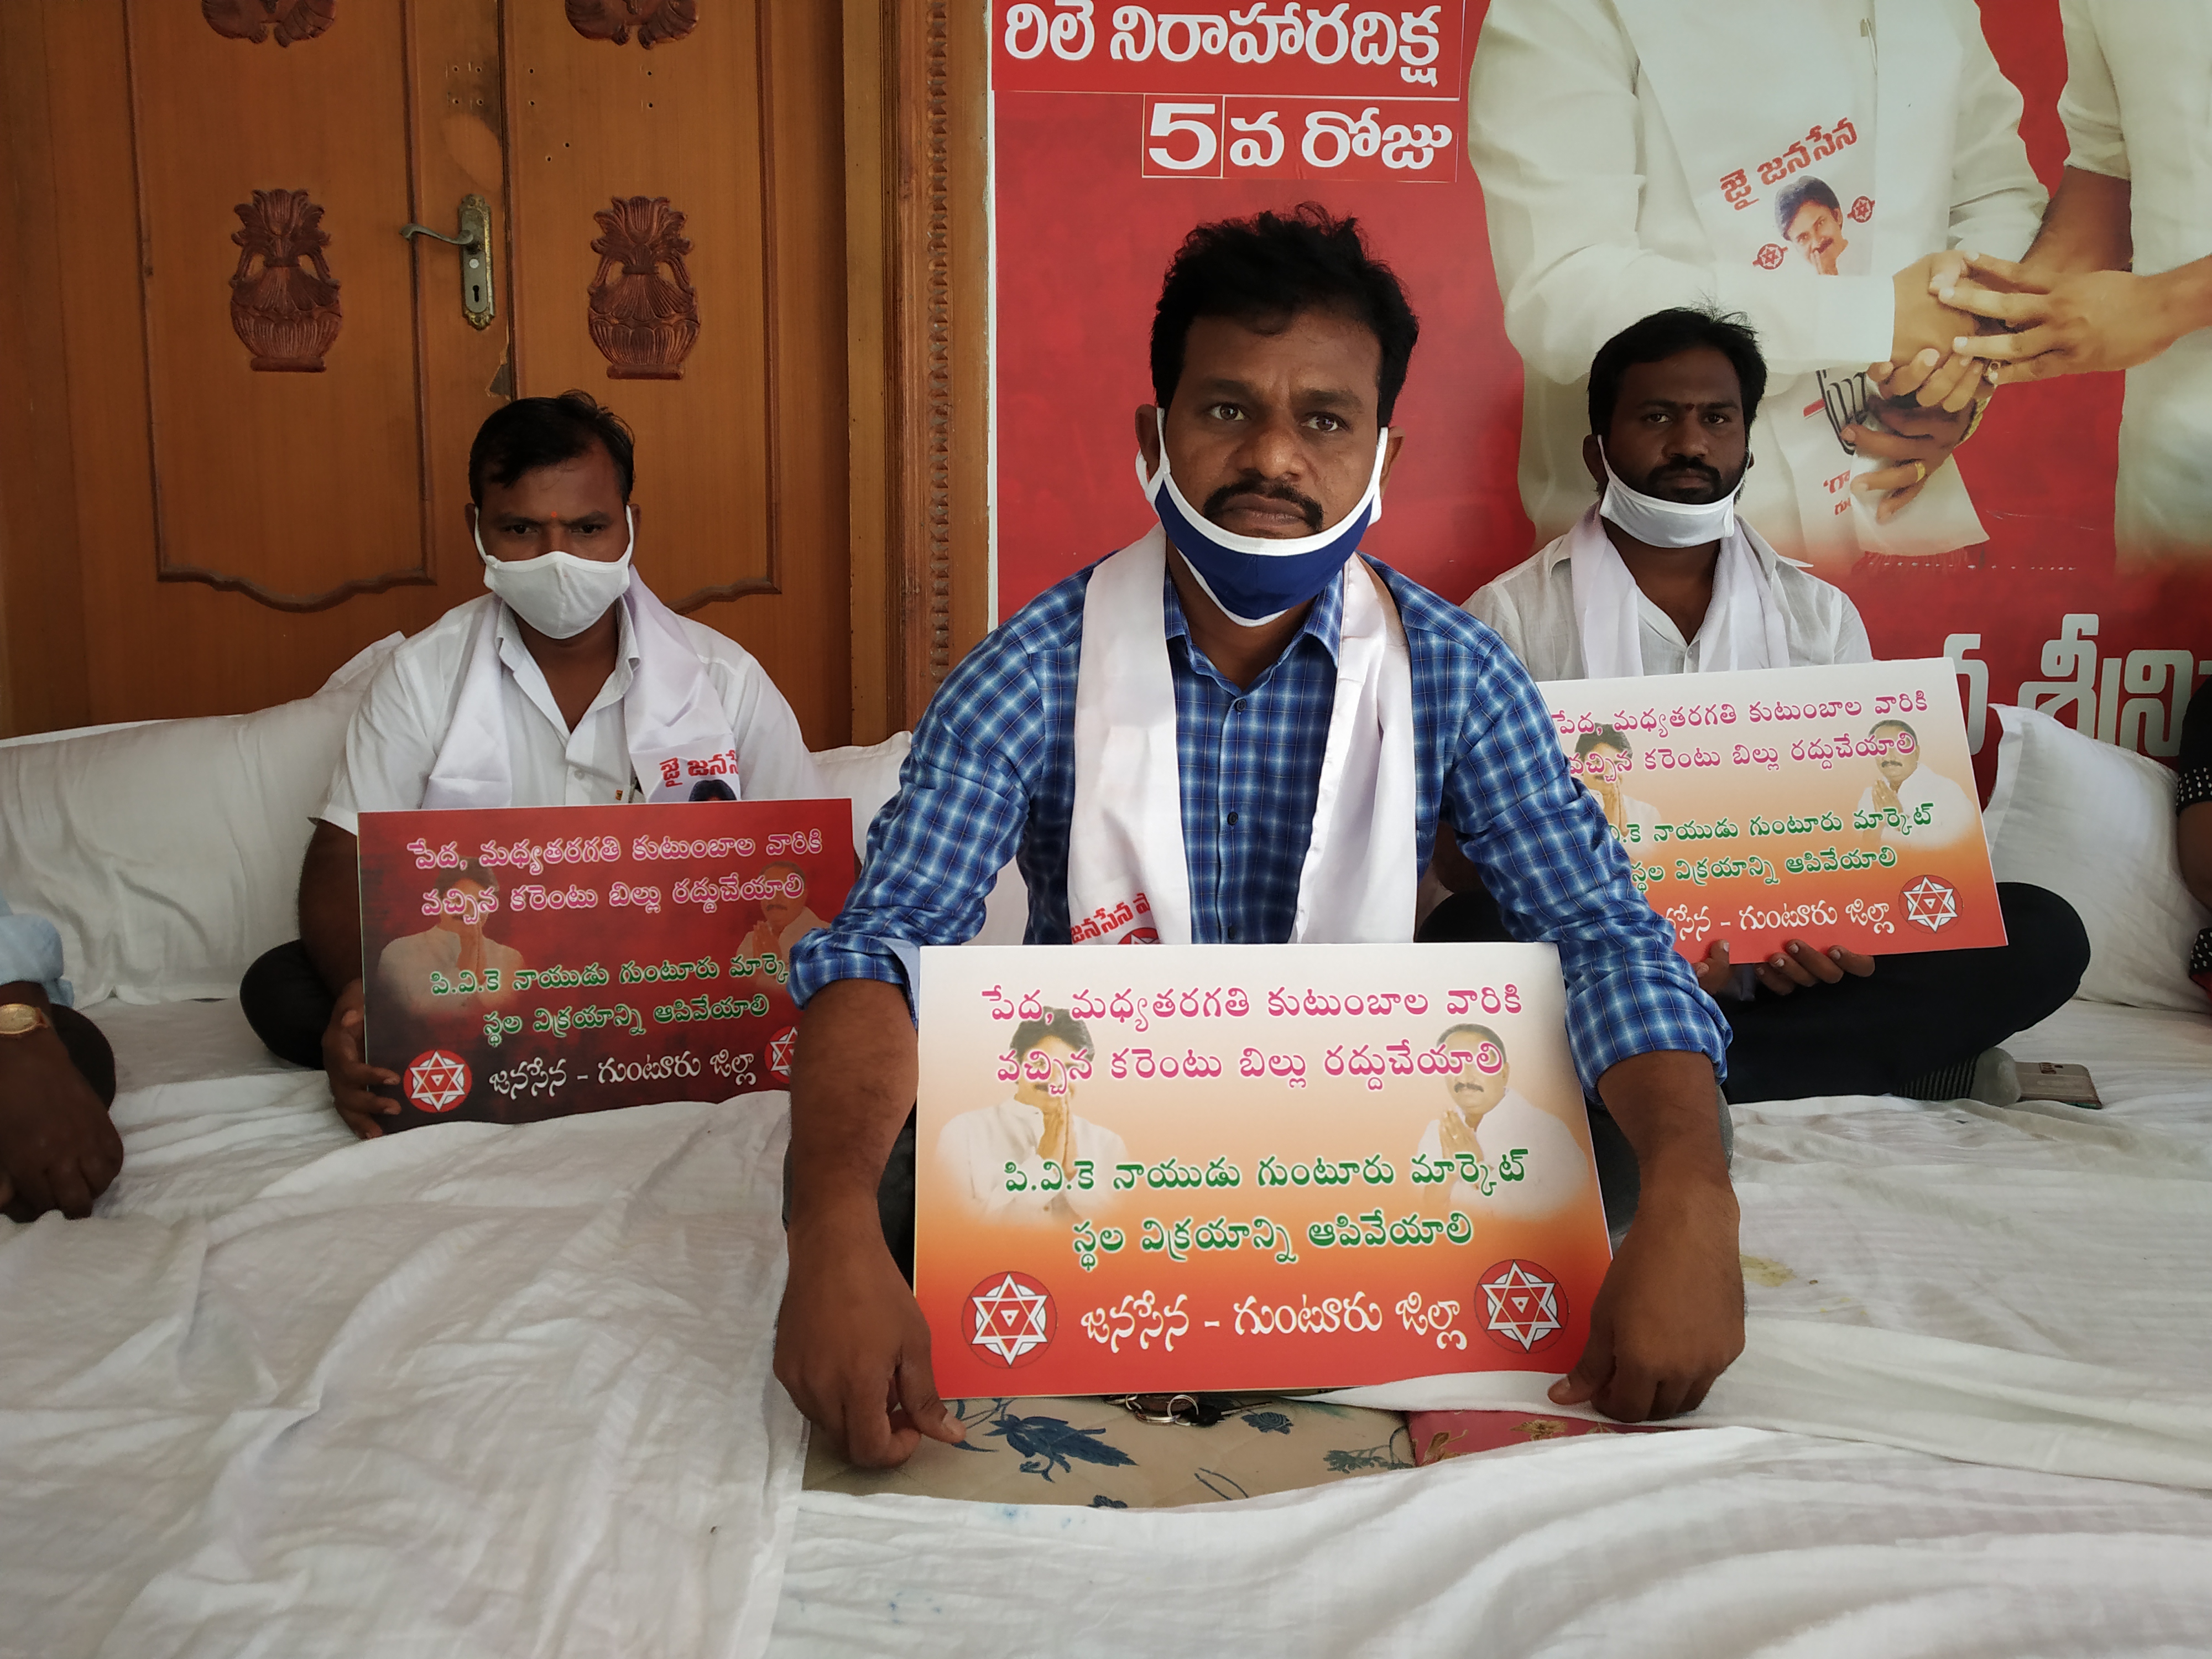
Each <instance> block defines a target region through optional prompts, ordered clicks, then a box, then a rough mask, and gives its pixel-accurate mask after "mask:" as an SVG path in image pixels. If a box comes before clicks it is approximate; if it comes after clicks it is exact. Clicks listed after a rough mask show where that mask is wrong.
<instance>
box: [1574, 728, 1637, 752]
mask: <svg viewBox="0 0 2212 1659" xmlns="http://www.w3.org/2000/svg"><path fill="white" fill-rule="evenodd" d="M1593 749H1618V750H1620V752H1621V753H1622V754H1624V755H1632V754H1634V753H1635V752H1636V745H1635V744H1632V743H1631V742H1629V740H1628V739H1627V738H1624V737H1622V736H1621V735H1620V732H1617V731H1615V730H1614V729H1613V727H1612V726H1599V727H1598V729H1597V730H1596V731H1595V732H1583V734H1582V736H1580V737H1579V738H1576V739H1575V753H1577V755H1587V754H1589V751H1590V750H1593Z"/></svg>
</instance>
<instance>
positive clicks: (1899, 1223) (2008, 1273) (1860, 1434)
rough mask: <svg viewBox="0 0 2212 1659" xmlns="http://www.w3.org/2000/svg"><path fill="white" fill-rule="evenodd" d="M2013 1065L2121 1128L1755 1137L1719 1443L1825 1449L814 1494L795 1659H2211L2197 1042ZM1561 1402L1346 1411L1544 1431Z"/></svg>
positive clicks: (1693, 1435) (1409, 1398)
mask: <svg viewBox="0 0 2212 1659" xmlns="http://www.w3.org/2000/svg"><path fill="white" fill-rule="evenodd" d="M2009 1046H2010V1047H2011V1048H2012V1049H2013V1051H2014V1052H2015V1054H2016V1055H2017V1056H2018V1057H2020V1058H2021V1059H2024V1060H2033V1059H2044V1060H2075V1061H2079V1062H2081V1063H2084V1064H2087V1066H2089V1067H2090V1069H2091V1071H2092V1073H2093V1074H2094V1075H2095V1077H2096V1079H2097V1081H2098V1084H2099V1085H2100V1089H2101V1090H2102V1091H2103V1092H2104V1097H2105V1098H2106V1101H2107V1102H2108V1103H2109V1106H2108V1109H2107V1110H2106V1111H2105V1112H2102V1113H2098V1112H2087V1111H2080V1110H2075V1109H2068V1108H2063V1107H2051V1106H2035V1105H2029V1106H2026V1107H2022V1108H2019V1109H2013V1110H2009V1111H1996V1110H1992V1109H1986V1108H1982V1107H1978V1106H1972V1105H1952V1106H1932V1107H1931V1106H1920V1105H1915V1104H1912V1103H1905V1102H1900V1101H1895V1100H1875V1099H1867V1098H1858V1097H1854V1098H1836V1099H1828V1100H1820V1101H1803V1102H1796V1103H1790V1104H1787V1105H1775V1106H1769V1107H1764V1108H1758V1109H1743V1110H1739V1111H1738V1113H1737V1115H1736V1118H1737V1131H1736V1160H1737V1161H1736V1169H1735V1174H1736V1179H1737V1185H1738V1190H1739V1193H1740V1194H1741V1200H1742V1205H1743V1212H1744V1245H1743V1248H1744V1250H1745V1253H1746V1255H1747V1268H1748V1269H1749V1274H1748V1282H1747V1291H1748V1294H1749V1298H1750V1304H1751V1309H1752V1312H1753V1322H1752V1328H1751V1334H1752V1340H1751V1346H1750V1348H1749V1350H1748V1351H1747V1354H1746V1357H1745V1358H1744V1359H1743V1360H1742V1361H1741V1362H1739V1364H1738V1365H1737V1367H1736V1368H1735V1370H1732V1371H1731V1372H1730V1373H1729V1376H1727V1377H1725V1378H1723V1382H1722V1383H1721V1385H1719V1386H1718V1387H1717V1388H1716V1389H1715V1390H1714V1394H1713V1395H1712V1397H1711V1402H1710V1403H1709V1405H1708V1407H1707V1409H1706V1411H1705V1413H1704V1416H1705V1419H1708V1420H1717V1421H1718V1422H1721V1423H1723V1424H1726V1423H1729V1422H1730V1421H1731V1420H1734V1421H1735V1422H1739V1423H1741V1422H1745V1421H1749V1422H1754V1423H1765V1424H1768V1425H1773V1426H1776V1427H1783V1428H1788V1429H1792V1430H1798V1431H1808V1432H1790V1433H1777V1432H1766V1431H1760V1430H1759V1429H1755V1428H1746V1427H1741V1426H1723V1427H1716V1428H1709V1429H1702V1430H1692V1431H1682V1432H1679V1433H1673V1434H1666V1435H1655V1436H1648V1437H1646V1436H1633V1437H1631V1436H1622V1437H1589V1438H1584V1439H1579V1440H1571V1441H1560V1442H1554V1443H1548V1444H1543V1443H1540V1444H1537V1445H1534V1446H1530V1447H1528V1448H1526V1449H1516V1450H1514V1451H1510V1452H1493V1453H1490V1454H1487V1455H1481V1456H1478V1457H1474V1458H1469V1459H1465V1460H1455V1461H1454V1462H1447V1463H1444V1464H1442V1465H1440V1466H1437V1468H1431V1469H1427V1470H1423V1471H1419V1472H1418V1473H1415V1474H1404V1475H1378V1476H1375V1477H1372V1478H1370V1479H1366V1480H1358V1481H1351V1482H1345V1483H1342V1484H1340V1485H1338V1486H1331V1487H1326V1488H1319V1489H1316V1490H1315V1491H1312V1492H1304V1493H1298V1494H1294V1495H1291V1496H1289V1497H1285V1498H1272V1499H1261V1500H1255V1501H1252V1502H1249V1503H1243V1504H1220V1505H1211V1506H1207V1507H1206V1508H1205V1509H1203V1510H1176V1511H1155V1512H1152V1513H1149V1514H1147V1513H1143V1512H1135V1511H1132V1512H1127V1513H1123V1512H1120V1511H1097V1512H1091V1511H1085V1510H1048V1509H1042V1508H1034V1509H1033V1508H1012V1507H1003V1506H1001V1507H992V1506H984V1505H968V1504H948V1503H942V1502H939V1501H936V1500H931V1499H922V1498H848V1497H844V1496H841V1495H833V1494H829V1493H809V1494H807V1495H806V1496H805V1498H803V1499H802V1501H801V1505H800V1511H799V1531H798V1536H797V1539H796V1541H795V1542H794V1544H793V1552H792V1556H791V1560H790V1564H789V1565H788V1567H787V1570H786V1573H785V1577H784V1585H783V1597H782V1604H781V1609H780V1611H779V1613H778V1615H777V1622H776V1630H775V1651H776V1652H778V1653H780V1654H781V1653H790V1654H837V1655H842V1654H859V1653H874V1652H883V1651H887V1650H896V1651H898V1652H900V1653H902V1654H916V1655H921V1654H933V1653H940V1652H943V1653H951V1652H956V1651H957V1652H958V1653H960V1654H962V1655H963V1656H966V1659H987V1656H993V1655H998V1654H1006V1655H1014V1654H1029V1653H1037V1652H1046V1651H1050V1652H1057V1653H1069V1654H1083V1653H1093V1652H1096V1653H1107V1652H1113V1653H1116V1654H1127V1653H1130V1652H1136V1653H1143V1654H1146V1655H1147V1656H1157V1659H1164V1656H1179V1655H1185V1654H1188V1655H1194V1656H1196V1655H1201V1654H1208V1655H1210V1654H1218V1653H1221V1652H1238V1653H1243V1652H1267V1653H1280V1654H1292V1655H1297V1654H1315V1655H1334V1654H1347V1653H1370V1652H1371V1653H1398V1652H1408V1651H1427V1652H1436V1651H1441V1652H1462V1651H1474V1650H1480V1651H1481V1652H1483V1653H1485V1654H1498V1655H1519V1654H1536V1653H1599V1652H1605V1653H1611V1652H1617V1651H1629V1652H1634V1653H1637V1654H1638V1655H1643V1654H1660V1655H1663V1654H1677V1653H1679V1654H1685V1655H1687V1654H1697V1655H1729V1654H1761V1655H1770V1654H1771V1655H1780V1654H1787V1655H1791V1656H1809V1655H1828V1654H1833V1655H1838V1656H1844V1655H1850V1656H1857V1655H1863V1654H1874V1653H1879V1654H1883V1655H1906V1654H1931V1655H1933V1654H1943V1655H1967V1654H1990V1655H2012V1654H2026V1653H2036V1654H2047V1653H2079V1654H2097V1655H2107V1654H2167V1653H2172V1654H2180V1653H2191V1654H2196V1653H2203V1652H2204V1651H2206V1650H2208V1648H2209V1647H2212V1633H2208V1632H2212V1496H2208V1495H2207V1493H2206V1492H2203V1491H2201V1490H2193V1489H2192V1488H2197V1487H2205V1486H2212V1381H2208V1378H2212V1364H2208V1362H2212V1248H2208V1247H2212V1185H2208V1182H2212V1156H2209V1155H2208V1148H2212V1022H2209V1021H2207V1020H2205V1019H2203V1018H2199V1017H2197V1016H2193V1015H2179V1014H2153V1013H2144V1012H2140V1011H2136V1010H2129V1009H2116V1008H2110V1007H2101V1006H2100V1007H2096V1008H2090V1007H2088V1006H2086V1005H2081V1004H2076V1005H2074V1006H2070V1007H2069V1008H2067V1009H2065V1010H2062V1011H2061V1012H2060V1013H2059V1014H2058V1015H2057V1016H2055V1017H2054V1018H2052V1019H2051V1020H2050V1021H2047V1022H2045V1024H2044V1025H2042V1026H2041V1027H2039V1028H2038V1029H2037V1030H2034V1031H2031V1032H2027V1033H2024V1034H2022V1036H2021V1037H2020V1038H2018V1039H2016V1040H2015V1042H2013V1043H2012V1044H2011V1045H2009ZM1549 1380H1550V1379H1549V1378H1548V1377H1542V1378H1539V1377H1535V1376H1528V1377H1512V1376H1492V1377H1489V1378H1478V1379H1465V1378H1449V1379H1436V1380H1432V1381H1431V1382H1430V1383H1414V1384H1407V1385H1400V1386H1399V1387H1397V1388H1395V1389H1366V1390H1358V1391H1355V1392H1353V1393H1351V1394H1347V1395H1340V1396H1337V1397H1339V1398H1346V1399H1351V1398H1357V1399H1361V1400H1363V1401H1369V1402H1370V1403H1382V1402H1396V1403H1401V1404H1403V1405H1407V1406H1423V1405H1451V1404H1465V1405H1468V1406H1485V1405H1510V1406H1513V1407H1528V1408H1533V1409H1536V1410H1541V1411H1546V1412H1550V1413H1557V1412H1558V1409H1559V1408H1557V1407H1552V1406H1550V1405H1549V1403H1548V1401H1546V1400H1545V1399H1544V1397H1543V1395H1542V1393H1541V1389H1542V1388H1543V1386H1544V1385H1545V1384H1546V1383H1548V1382H1549ZM1816 1436H1817V1437H1816ZM1855 1441H1856V1442H1859V1443H1853V1442H1855ZM1934 1451H1942V1452H1945V1453H1947V1454H1948V1456H1937V1455H1930V1454H1931V1452H1934ZM1960 1460H1974V1461H1960ZM2092 1476H2097V1477H2105V1478H2087V1477H2092ZM2114 1477H2122V1478H2114Z"/></svg>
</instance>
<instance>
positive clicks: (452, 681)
mask: <svg viewBox="0 0 2212 1659" xmlns="http://www.w3.org/2000/svg"><path fill="white" fill-rule="evenodd" d="M498 603H499V601H498V600H497V599H495V598H493V596H492V595H490V594H489V593H487V594H485V595H483V597H482V598H481V599H471V600H470V601H469V602H468V603H467V604H465V605H455V606H454V607H453V609H452V610H451V611H447V613H446V614H445V615H444V616H442V617H440V618H438V620H437V621H436V622H435V623H431V624H430V626H429V627H428V628H426V629H423V630H422V632H421V633H419V634H417V635H415V636H414V637H413V638H411V639H410V640H408V641H404V643H403V644H402V645H401V646H400V647H399V648H398V650H397V651H395V652H393V653H392V658H391V659H390V660H389V661H388V662H386V664H385V665H384V666H383V667H382V668H380V669H379V670H378V671H377V673H376V678H374V679H373V680H371V681H370V682H369V686H368V691H367V693H366V694H365V695H364V696H362V703H361V707H360V708H359V709H357V710H356V712H355V714H354V717H353V723H352V725H351V726H349V727H348V728H347V730H346V743H345V753H344V755H343V757H342V758H341V759H340V760H339V762H338V767H337V774H336V775H334V776H333V777H332V778H331V789H330V796H329V799H327V800H326V801H325V803H324V806H323V810H322V811H320V812H319V813H317V814H316V816H317V817H319V818H321V819H322V820H323V821H324V822H325V823H329V824H331V825H333V826H334V827H336V828H337V829H343V830H345V831H346V832H347V833H348V834H349V835H352V834H358V833H359V831H360V815H361V814H362V813H363V812H390V811H412V810H413V809H415V808H416V807H419V806H421V805H422V792H423V787H424V786H425V785H426V784H428V781H429V779H430V770H431V768H432V767H433V766H434V765H435V763H436V762H437V758H438V750H439V749H440V748H441V746H442V745H443V744H444V742H445V738H446V731H447V726H450V725H451V723H452V721H453V711H454V709H455V708H456V707H458V705H459V701H460V695H461V682H462V679H463V678H464V674H465V670H466V669H467V666H468V659H469V647H470V645H471V642H472V641H473V640H474V639H475V637H476V629H477V619H478V618H479V617H481V616H482V615H483V607H484V606H486V605H496V604H498ZM616 614H617V617H619V618H620V621H621V625H622V633H621V639H620V641H619V644H618V646H617V650H616V653H615V669H614V672H613V673H611V674H610V675H609V676H608V677H607V683H606V684H605V685H604V686H602V687H601V688H600V689H599V696H597V697H596V698H595V699H593V701H592V706H591V708H589V709H587V710H586V712H585V714H584V717H583V718H582V719H581V720H579V721H577V723H576V727H575V730H574V731H573V732H571V731H570V730H569V729H568V723H567V722H566V721H565V720H562V718H561V708H560V705H559V704H558V703H556V702H555V701H554V700H553V690H552V687H551V686H550V685H548V684H546V681H545V671H544V669H542V668H540V667H539V666H538V659H537V658H535V657H533V656H532V655H531V654H530V647H528V646H527V645H526V644H525V643H524V641H523V638H522V634H521V630H520V629H519V628H518V627H517V626H516V624H515V620H514V616H513V612H511V611H507V612H503V613H502V615H501V617H500V623H499V658H500V663H501V666H502V667H503V668H504V670H505V672H504V673H502V674H501V677H500V697H501V705H502V708H503V709H504V712H505V714H506V719H507V744H508V755H509V758H510V759H511V760H512V762H513V777H514V805H517V806H613V805H622V804H626V803H628V802H630V801H632V800H633V799H635V800H642V799H644V798H645V797H644V793H643V792H642V791H641V790H639V789H638V788H637V787H635V786H636V783H637V780H635V778H633V777H632V776H631V775H630V761H629V745H628V744H627V742H626V741H625V734H624V728H623V707H622V702H623V695H624V693H626V692H627V691H628V690H629V684H630V680H631V678H633V677H634V676H635V674H636V672H637V663H638V648H637V641H636V639H635V636H634V634H633V631H632V629H631V628H630V622H629V611H627V610H618V611H617V613H616ZM678 620H679V621H680V622H681V623H683V625H684V634H685V635H686V636H687V637H688V638H689V639H690V641H691V644H692V646H693V647H694V648H695V649H696V651H697V652H698V653H699V658H700V660H701V661H702V662H703V663H705V664H706V665H707V677H708V680H709V681H711V682H712V684H714V690H715V691H716V693H717V694H718V695H719V696H720V698H721V700H722V707H723V708H725V709H726V711H727V712H728V714H729V717H730V726H731V729H732V731H734V732H736V733H737V738H738V779H739V783H740V793H742V794H743V795H744V799H747V800H797V799H811V798H812V797H815V796H817V795H820V794H821V793H823V792H822V788H821V786H820V784H819V782H818V781H817V779H816V776H815V770H814V761H813V757H812V756H811V755H810V754H809V753H808V752H807V749H806V741H805V738H803V737H801V736H800V735H799V722H798V720H796V719H795V718H794V717H793V714H792V712H791V706H790V704H788V703H787V702H784V700H783V694H782V693H781V692H780V691H778V690H776V689H775V683H774V682H773V681H771V680H770V679H769V677H768V673H767V671H765V670H764V669H763V668H762V667H761V665H760V664H759V663H757V662H756V661H755V660H754V659H753V658H752V656H751V655H750V653H748V652H747V651H746V650H745V649H744V647H743V646H741V645H739V644H738V642H737V641H734V640H732V639H729V638H727V637H726V636H725V635H720V634H718V633H716V632H715V631H714V629H711V628H708V627H707V626H705V625H704V624H703V623H696V622H693V621H692V620H691V619H690V617H680V618H678Z"/></svg>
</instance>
